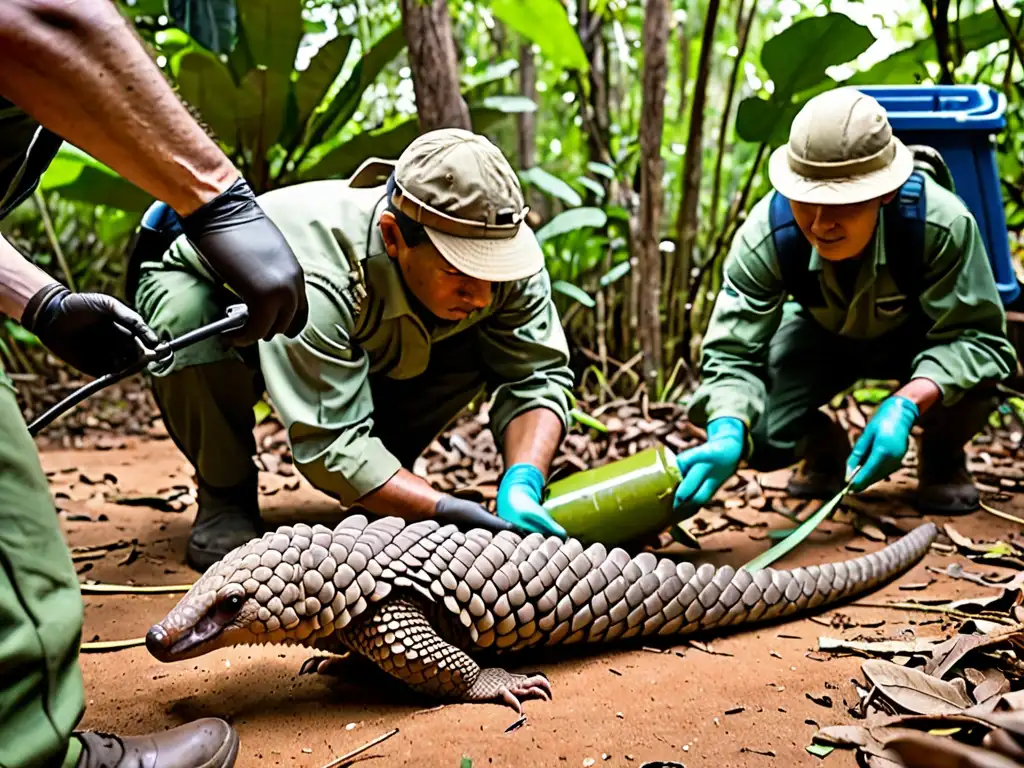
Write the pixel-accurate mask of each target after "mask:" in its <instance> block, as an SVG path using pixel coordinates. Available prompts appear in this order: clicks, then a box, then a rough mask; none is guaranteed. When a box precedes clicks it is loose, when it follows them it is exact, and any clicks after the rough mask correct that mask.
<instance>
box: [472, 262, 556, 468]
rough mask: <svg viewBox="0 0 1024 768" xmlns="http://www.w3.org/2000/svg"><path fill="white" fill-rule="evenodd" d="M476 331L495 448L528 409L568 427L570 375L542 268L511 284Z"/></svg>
mask: <svg viewBox="0 0 1024 768" xmlns="http://www.w3.org/2000/svg"><path fill="white" fill-rule="evenodd" d="M477 332H478V335H479V340H480V350H481V354H482V357H483V362H484V365H485V366H486V368H487V373H488V375H487V378H488V381H489V383H490V385H491V390H492V394H493V401H492V403H491V410H490V419H491V431H492V432H493V433H494V441H495V443H496V444H497V445H498V448H499V450H501V449H502V447H503V441H502V438H503V436H504V434H505V429H506V428H507V427H508V425H509V422H511V421H512V420H513V419H514V418H516V416H518V415H520V414H521V413H525V412H526V411H530V410H533V409H534V408H547V409H549V410H550V411H552V412H554V413H555V415H557V416H558V418H559V419H561V421H562V426H563V428H564V429H566V430H568V428H569V410H570V406H569V393H570V392H571V390H572V385H573V375H572V370H571V369H570V368H569V345H568V343H567V342H566V339H565V332H564V331H563V330H562V324H561V321H560V320H559V318H558V311H557V310H556V309H555V304H554V301H553V300H552V298H551V281H550V278H549V277H548V274H547V271H541V272H539V273H538V274H536V275H534V276H533V277H531V278H529V279H528V280H523V281H521V282H519V283H517V284H515V285H514V286H512V288H511V289H510V292H509V294H508V295H507V296H506V297H505V298H504V300H503V302H502V306H501V308H500V309H498V310H496V311H495V312H494V313H493V314H492V315H491V316H490V317H488V318H487V319H486V320H485V321H484V322H483V323H481V325H480V326H479V328H478V331H477Z"/></svg>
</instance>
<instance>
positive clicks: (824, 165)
mask: <svg viewBox="0 0 1024 768" xmlns="http://www.w3.org/2000/svg"><path fill="white" fill-rule="evenodd" d="M913 171H914V158H913V155H912V153H911V152H910V150H909V149H908V148H907V146H906V145H905V144H904V143H903V142H902V141H900V140H899V139H898V138H896V136H895V135H894V134H893V132H892V126H890V125H889V118H888V116H887V115H886V113H885V109H884V108H883V107H882V105H881V104H879V103H878V101H877V100H876V99H874V98H872V97H871V96H868V95H867V94H864V93H862V92H861V91H859V90H857V89H856V88H852V87H842V88H836V89H834V90H831V91H826V92H825V93H822V94H819V95H817V96H815V97H814V98H812V99H811V100H810V101H808V102H807V103H806V104H805V105H804V107H803V109H801V110H800V112H799V113H797V116H796V117H795V118H794V119H793V125H792V126H791V128H790V131H789V142H788V143H787V144H784V145H783V146H781V147H779V148H778V149H777V150H775V151H774V152H773V153H772V156H771V159H770V160H769V161H768V178H769V179H770V180H771V183H772V186H773V187H775V189H776V190H778V191H779V192H780V193H781V194H782V195H783V196H785V197H787V198H789V199H790V200H795V201H797V202H801V203H810V204H817V205H844V204H850V203H861V202H864V201H866V200H871V199H872V198H876V197H882V196H883V195H887V194H889V193H890V192H895V191H896V190H897V189H899V188H900V187H901V186H902V185H903V183H904V182H906V180H907V179H909V178H910V174H911V173H913Z"/></svg>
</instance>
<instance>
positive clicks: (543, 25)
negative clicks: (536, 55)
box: [491, 0, 590, 72]
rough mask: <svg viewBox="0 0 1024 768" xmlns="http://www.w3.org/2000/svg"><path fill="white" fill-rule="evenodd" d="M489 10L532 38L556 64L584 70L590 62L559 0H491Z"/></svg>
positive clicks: (588, 67)
mask: <svg viewBox="0 0 1024 768" xmlns="http://www.w3.org/2000/svg"><path fill="white" fill-rule="evenodd" d="M491 13H493V14H494V16H495V18H497V19H499V20H500V21H501V22H503V23H504V24H505V25H506V26H508V27H511V28H512V29H514V30H516V32H519V33H520V34H521V35H524V36H525V37H528V38H529V39H530V40H533V42H535V43H536V44H537V45H538V46H539V47H540V49H541V51H542V52H543V53H544V57H545V58H546V59H547V60H548V61H551V62H552V63H554V64H555V65H556V66H559V67H565V68H566V69H576V70H579V71H580V72H587V71H588V70H589V69H590V62H589V60H588V59H587V54H586V53H585V52H584V50H583V45H582V43H580V38H579V35H577V34H576V30H575V29H573V26H572V24H571V23H570V21H569V16H568V15H567V14H566V11H565V7H564V6H563V5H562V3H561V2H559V0H491Z"/></svg>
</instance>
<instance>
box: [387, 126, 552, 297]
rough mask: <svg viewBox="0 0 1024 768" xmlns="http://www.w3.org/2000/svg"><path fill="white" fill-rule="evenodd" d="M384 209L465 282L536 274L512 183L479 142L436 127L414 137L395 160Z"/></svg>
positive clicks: (501, 160)
mask: <svg viewBox="0 0 1024 768" xmlns="http://www.w3.org/2000/svg"><path fill="white" fill-rule="evenodd" d="M391 202H392V204H393V205H394V206H395V208H397V209H398V210H399V211H401V212H402V213H404V214H405V215H406V216H408V217H409V218H411V219H413V220H415V221H418V222H419V223H420V224H422V225H423V226H424V228H425V229H426V232H427V236H428V237H429V238H430V241H431V242H432V243H433V244H434V245H435V246H436V247H437V250H438V251H440V252H441V255H442V256H444V258H445V259H447V260H448V261H449V262H450V263H451V264H452V265H453V266H454V267H456V268H457V269H459V270H461V271H463V272H465V273H466V274H467V275H470V276H471V277H475V278H478V279H480V280H489V281H493V282H505V281H509V280H521V279H523V278H526V277H530V276H532V275H535V274H537V273H538V272H540V271H541V269H543V268H544V252H543V251H542V250H541V247H540V243H539V242H537V238H536V236H535V235H534V233H533V230H532V229H530V227H529V226H528V225H527V224H526V223H525V219H526V214H527V211H528V210H529V209H528V208H527V207H526V203H525V200H524V198H523V190H522V188H521V187H520V185H519V179H518V177H517V176H516V174H515V171H513V170H512V166H511V165H509V162H508V160H506V159H505V156H504V155H503V154H502V152H501V150H500V149H498V148H497V147H496V146H495V145H494V144H492V143H491V142H490V141H489V140H488V139H487V138H486V137H484V136H479V135H477V134H475V133H472V132H470V131H465V130H461V129H456V128H443V129H441V130H436V131H430V132H428V133H425V134H423V135H422V136H420V137H419V138H417V139H416V140H415V141H413V142H412V143H411V144H410V145H409V146H408V147H406V149H405V151H404V152H403V153H402V155H401V157H399V158H398V163H397V164H396V166H395V191H394V193H393V194H392V197H391Z"/></svg>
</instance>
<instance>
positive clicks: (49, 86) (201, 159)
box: [0, 0, 238, 216]
mask: <svg viewBox="0 0 1024 768" xmlns="http://www.w3.org/2000/svg"><path fill="white" fill-rule="evenodd" d="M0 95H3V96H4V97H5V98H7V99H9V100H10V101H11V102H13V103H14V104H16V105H17V106H18V107H20V108H21V109H23V110H24V111H25V112H26V113H27V114H29V115H31V116H32V117H33V118H35V119H36V120H38V121H39V122H40V123H41V124H42V125H43V126H45V127H46V128H48V129H49V130H51V131H53V132H54V133H56V134H58V135H59V136H61V137H62V138H64V139H65V140H67V141H69V142H71V143H72V144H74V145H76V146H77V147H79V148H81V149H83V150H85V151H86V152H88V153H89V154H90V155H92V156H93V157H95V158H97V159H98V160H100V161H101V162H103V163H106V164H107V165H108V166H110V167H111V168H113V169H114V170H115V171H117V172H118V173H119V174H121V175H122V176H123V177H124V178H126V179H128V180H129V181H131V182H132V183H134V184H136V185H137V186H139V187H140V188H142V189H144V190H145V191H146V192H148V193H149V194H151V195H153V197H155V198H157V199H158V200H162V201H163V202H165V203H167V204H168V205H170V206H171V207H172V208H174V209H175V210H176V211H177V212H178V213H179V214H181V215H182V216H185V215H188V214H189V213H192V212H193V211H194V210H195V209H196V208H198V207H199V206H201V205H202V204H204V203H206V202H208V201H209V200H212V199H213V198H214V197H216V196H217V195H218V194H219V193H220V192H222V191H223V190H224V189H226V188H227V187H228V186H229V185H230V184H231V182H232V181H234V179H235V178H237V177H238V171H237V170H236V169H235V167H234V166H233V165H232V163H231V161H230V160H228V158H227V157H226V156H225V155H224V153H223V152H221V151H220V149H219V148H218V147H217V145H216V144H215V143H214V142H213V140H212V139H210V137H209V136H207V135H206V134H205V133H204V132H203V130H202V128H200V127H199V125H198V124H197V123H196V121H195V120H193V119H192V116H191V115H190V114H189V113H188V111H187V110H186V109H185V107H184V106H183V105H182V104H181V102H180V101H178V98H177V97H176V96H175V94H174V92H173V91H172V90H171V88H170V86H169V85H168V84H167V82H166V80H164V77H163V75H162V73H161V72H160V69H159V68H158V67H157V66H156V64H155V63H154V62H153V61H152V60H151V59H150V57H149V56H148V54H147V53H146V51H145V49H144V48H143V46H142V43H141V42H140V41H139V39H138V38H137V37H136V35H135V33H134V30H132V29H131V27H130V25H129V24H128V22H127V21H126V20H125V19H124V18H122V16H121V15H120V13H118V11H117V9H116V8H115V6H114V5H113V3H112V2H111V0H3V1H2V2H0Z"/></svg>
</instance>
